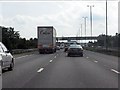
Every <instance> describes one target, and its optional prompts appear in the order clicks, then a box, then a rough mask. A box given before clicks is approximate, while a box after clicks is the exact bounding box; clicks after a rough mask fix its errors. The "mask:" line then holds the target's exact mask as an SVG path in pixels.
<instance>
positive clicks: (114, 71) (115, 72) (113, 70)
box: [111, 69, 120, 74]
mask: <svg viewBox="0 0 120 90" xmlns="http://www.w3.org/2000/svg"><path fill="white" fill-rule="evenodd" d="M111 71H113V72H115V73H117V74H119V73H120V72H118V71H117V70H115V69H111Z"/></svg>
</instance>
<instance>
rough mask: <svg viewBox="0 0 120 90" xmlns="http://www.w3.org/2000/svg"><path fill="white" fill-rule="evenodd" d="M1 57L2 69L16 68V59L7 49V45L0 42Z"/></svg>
mask: <svg viewBox="0 0 120 90" xmlns="http://www.w3.org/2000/svg"><path fill="white" fill-rule="evenodd" d="M0 55H1V56H2V60H1V68H2V70H3V69H6V68H7V69H8V70H13V67H14V58H13V56H12V55H11V53H10V51H9V50H8V49H7V48H6V47H5V45H4V44H3V43H2V42H0Z"/></svg>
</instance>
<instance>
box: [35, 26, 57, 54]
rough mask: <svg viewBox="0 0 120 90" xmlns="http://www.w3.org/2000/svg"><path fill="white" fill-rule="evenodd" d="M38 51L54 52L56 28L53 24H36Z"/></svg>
mask: <svg viewBox="0 0 120 90" xmlns="http://www.w3.org/2000/svg"><path fill="white" fill-rule="evenodd" d="M37 31H38V49H39V53H40V54H41V53H54V52H56V30H55V28H54V27H53V26H38V27H37Z"/></svg>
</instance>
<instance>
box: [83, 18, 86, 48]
mask: <svg viewBox="0 0 120 90" xmlns="http://www.w3.org/2000/svg"><path fill="white" fill-rule="evenodd" d="M83 18H84V21H85V37H86V19H87V17H83ZM85 46H86V38H85Z"/></svg>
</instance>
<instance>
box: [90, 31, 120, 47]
mask: <svg viewBox="0 0 120 90" xmlns="http://www.w3.org/2000/svg"><path fill="white" fill-rule="evenodd" d="M105 43H107V47H109V48H116V47H117V48H118V47H119V45H120V33H116V34H115V35H114V36H111V35H107V40H106V35H105V34H101V35H99V36H98V40H97V41H95V42H89V46H101V47H105Z"/></svg>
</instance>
